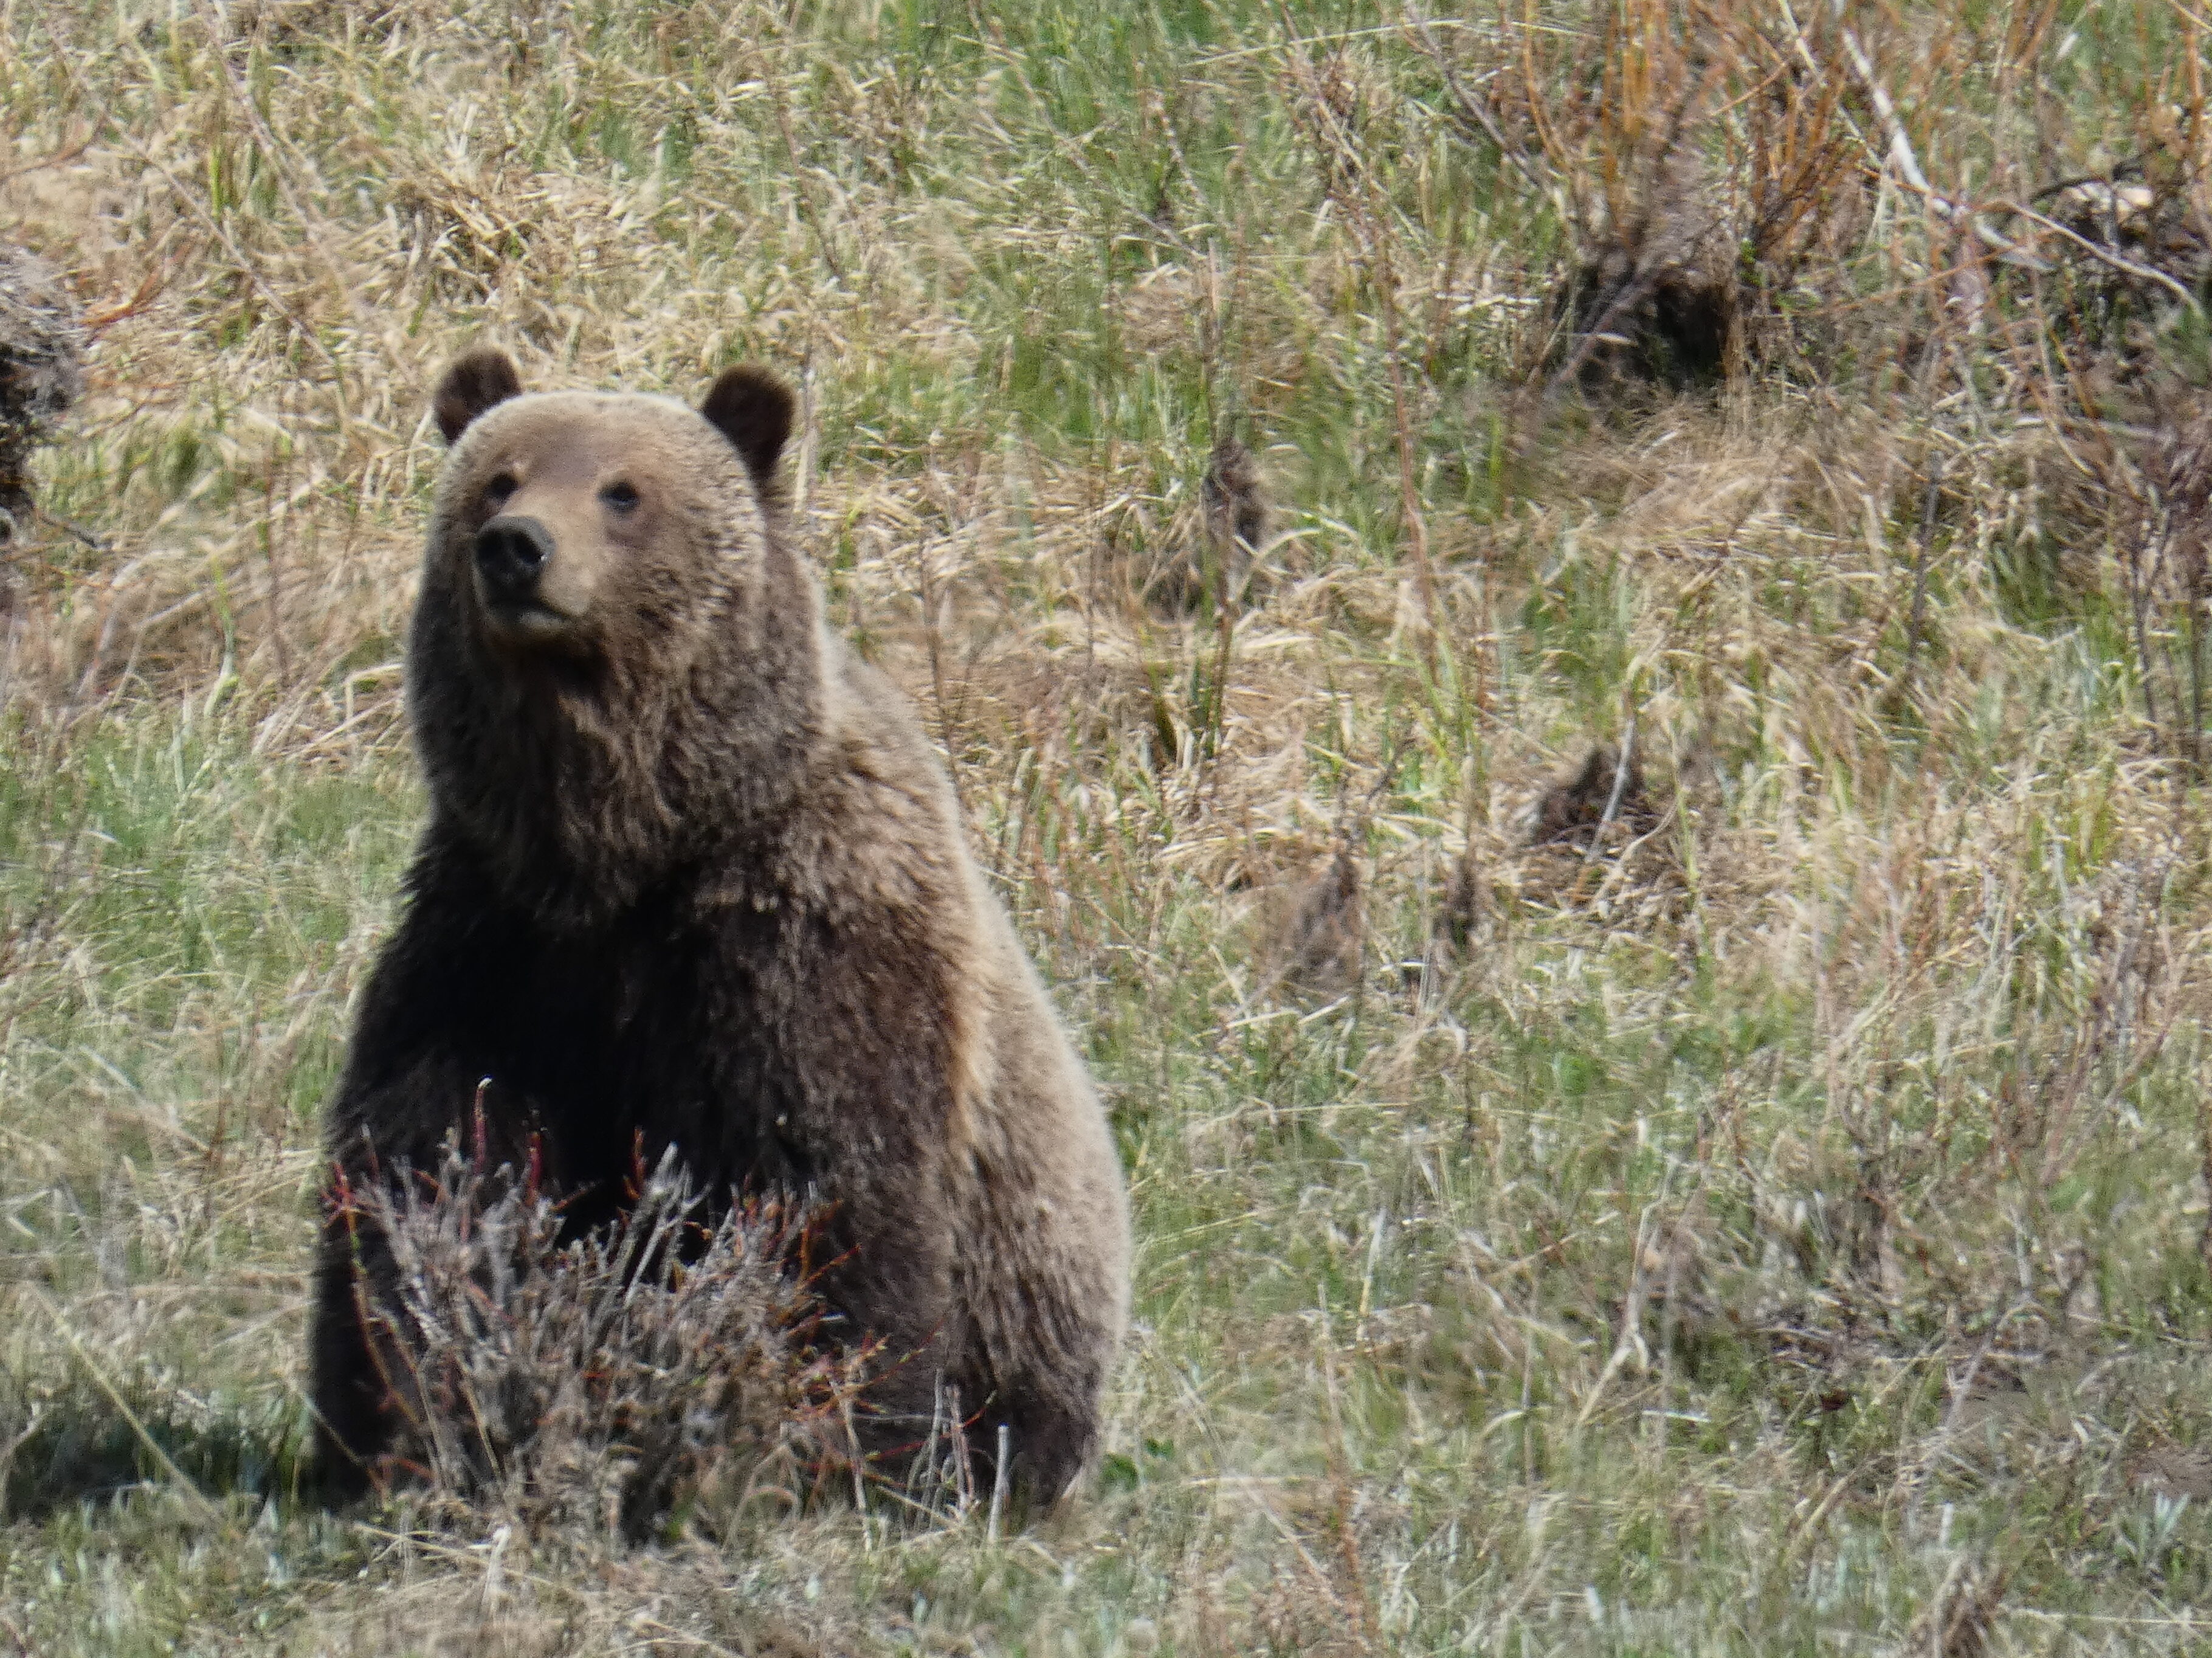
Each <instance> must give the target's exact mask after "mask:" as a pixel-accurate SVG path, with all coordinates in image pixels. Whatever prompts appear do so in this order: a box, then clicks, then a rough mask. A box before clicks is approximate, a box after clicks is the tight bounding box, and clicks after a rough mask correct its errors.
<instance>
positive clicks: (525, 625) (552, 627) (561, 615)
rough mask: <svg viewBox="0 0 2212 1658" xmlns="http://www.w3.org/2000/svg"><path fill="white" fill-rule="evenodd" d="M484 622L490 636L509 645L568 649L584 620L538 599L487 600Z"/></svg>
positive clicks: (485, 602)
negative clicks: (549, 646) (564, 647)
mask: <svg viewBox="0 0 2212 1658" xmlns="http://www.w3.org/2000/svg"><path fill="white" fill-rule="evenodd" d="M483 613H484V620H485V622H486V624H487V625H488V631H489V632H490V634H491V636H492V637H494V638H495V639H497V640H498V641H499V642H500V643H501V644H507V645H568V644H574V643H575V637H576V628H577V625H578V624H579V623H580V621H581V620H582V618H581V617H579V616H571V615H569V614H568V612H566V611H563V610H556V609H555V608H554V607H552V606H550V605H549V604H546V603H544V601H543V600H537V599H507V600H495V599H489V598H487V599H485V600H484V601H483Z"/></svg>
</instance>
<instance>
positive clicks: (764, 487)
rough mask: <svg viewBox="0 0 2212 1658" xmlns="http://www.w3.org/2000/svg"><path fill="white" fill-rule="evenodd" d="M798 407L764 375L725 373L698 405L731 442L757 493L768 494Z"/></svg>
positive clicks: (746, 370) (744, 368) (780, 385)
mask: <svg viewBox="0 0 2212 1658" xmlns="http://www.w3.org/2000/svg"><path fill="white" fill-rule="evenodd" d="M794 409H795V405H793V402H792V398H791V388H790V387H787V386H786V385H785V384H784V383H783V382H782V381H780V380H778V379H777V378H776V377H775V375H772V374H770V373H769V371H768V370H767V369H756V368H753V367H751V366H750V365H749V364H748V365H743V366H740V367H738V368H735V369H723V370H722V372H721V375H720V377H719V378H717V379H716V380H715V381H714V387H712V389H710V390H709V391H708V393H707V400H706V401H705V402H704V403H702V404H701V405H699V412H700V413H701V414H702V415H704V416H705V417H706V418H707V422H708V424H709V425H711V426H713V427H714V430H716V431H718V432H720V433H721V435H722V436H725V437H726V438H728V439H729V440H730V445H731V447H732V448H734V449H736V450H737V452H738V454H740V455H741V456H743V457H744V463H745V470H746V471H747V472H750V473H751V474H752V475H753V487H754V488H755V489H757V490H759V491H762V492H763V494H765V493H766V492H767V491H768V489H769V486H770V485H772V484H773V483H774V482H775V463H776V459H777V457H778V456H780V455H781V454H782V453H783V445H784V442H785V440H786V439H787V438H788V437H790V436H791V418H792V415H793V412H794Z"/></svg>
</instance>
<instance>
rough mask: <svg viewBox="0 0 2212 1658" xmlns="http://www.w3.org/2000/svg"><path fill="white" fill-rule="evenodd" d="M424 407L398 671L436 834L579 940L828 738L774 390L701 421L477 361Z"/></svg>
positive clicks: (744, 818)
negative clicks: (427, 459) (416, 578)
mask: <svg viewBox="0 0 2212 1658" xmlns="http://www.w3.org/2000/svg"><path fill="white" fill-rule="evenodd" d="M435 415H436V418H437V423H438V429H439V430H440V431H441V433H442V434H443V435H444V436H445V439H446V442H447V444H448V445H449V446H450V447H449V450H448V453H447V458H446V465H445V469H444V472H443V473H442V474H441V477H440V479H439V482H438V488H437V494H436V498H435V504H434V507H433V509H432V515H431V522H430V535H429V545H428V549H427V551H426V552H425V555H424V560H423V569H422V595H421V598H420V600H419V601H418V603H417V606H416V613H415V623H414V628H413V631H412V633H411V636H410V640H409V648H408V670H407V692H408V703H409V708H410V713H411V715H412V718H413V724H414V729H415V743H416V752H417V753H419V754H420V755H421V757H422V765H423V770H424V772H425V775H426V777H427V780H428V784H429V789H430V796H431V805H432V812H433V818H434V823H435V826H436V827H437V829H438V830H439V831H441V832H447V833H450V834H458V835H459V837H460V838H462V839H463V840H465V842H466V843H468V844H470V845H471V846H472V847H473V848H475V849H476V850H477V852H478V853H480V854H481V855H482V856H483V858H484V860H485V861H486V863H487V865H488V867H489V869H490V871H491V873H492V875H493V878H494V879H495V881H497V882H498V883H499V884H500V886H501V887H502V888H503V889H505V891H506V893H507V896H508V897H509V898H510V899H512V900H513V901H514V902H516V903H517V904H519V905H522V906H524V907H526V908H527V909H529V910H531V911H534V912H535V913H537V914H538V916H539V917H541V918H542V919H544V920H545V921H547V922H550V923H556V924H557V923H572V924H573V923H588V922H589V921H591V920H592V919H593V918H594V917H604V916H605V915H606V914H608V913H611V911H615V910H618V909H620V908H621V907H622V906H623V905H627V904H629V903H631V902H634V901H635V899H637V898H638V897H639V896H640V895H641V894H642V893H646V892H647V891H649V890H650V889H651V888H652V887H653V885H654V883H655V882H656V881H661V880H663V879H665V878H667V877H669V876H671V875H675V874H678V873H679V872H680V871H681V870H682V869H683V868H684V866H685V865H686V864H687V863H693V862H696V861H698V860H702V859H704V858H706V857H708V856H710V855H711V854H713V853H714V851H715V850H717V849H718V847H720V846H721V845H723V844H726V842H727V841H728V840H729V839H730V838H732V837H733V836H738V835H742V834H744V833H746V832H757V831H758V829H759V826H761V825H762V824H763V821H765V820H768V819H769V818H771V817H772V816H773V814H775V810H776V808H778V807H780V806H781V805H782V804H783V803H785V802H787V801H788V800H789V799H790V798H791V797H792V796H793V794H794V792H795V791H796V790H797V789H798V788H799V783H800V780H801V778H802V777H803V775H804V773H805V770H806V768H807V765H808V764H809V761H810V759H811V755H812V754H813V753H814V752H815V750H816V748H817V746H818V743H819V741H820V737H821V731H822V728H823V719H822V708H821V704H822V698H823V689H822V680H823V672H822V670H823V635H822V620H821V613H820V605H819V601H818V599H817V593H816V589H815V585H814V582H813V580H812V578H811V576H810V575H809V574H808V572H807V571H806V570H805V566H804V564H802V562H801V560H800V558H799V555H798V553H797V552H796V551H795V550H793V548H791V547H790V546H788V545H787V542H786V540H785V539H784V538H783V536H782V535H781V533H780V521H781V515H780V510H779V499H778V496H777V493H776V489H775V467H776V461H777V459H778V457H779V455H780V454H781V452H782V448H783V444H784V441H785V439H786V438H787V436H789V433H790V430H791V420H792V399H791V394H790V393H789V392H787V390H786V389H785V388H784V387H782V386H781V384H780V383H778V382H777V381H775V380H774V379H773V378H771V377H770V376H769V375H766V374H764V373H763V372H762V371H760V370H758V369H749V368H739V369H730V370H728V371H727V372H726V373H725V374H724V375H722V376H721V377H720V379H719V380H717V381H715V382H714V387H713V388H712V389H711V390H710V391H709V392H708V394H707V397H706V399H705V401H704V402H703V403H702V405H700V406H699V408H698V409H696V410H693V409H690V408H687V407H686V406H685V405H683V404H681V403H678V402H677V401H675V400H673V399H667V398H659V397H649V396H641V395H617V394H607V393H592V392H551V393H524V392H523V390H522V386H521V381H520V377H519V376H518V375H516V373H515V369H514V365H513V363H511V362H509V361H508V360H507V357H505V356H503V355H501V353H499V352H497V351H495V350H476V351H471V352H470V353H468V354H467V355H465V356H464V357H460V358H459V359H458V360H457V361H456V362H455V363H453V365H452V366H451V367H450V368H449V369H447V371H446V375H445V377H444V379H443V381H441V383H440V385H439V387H438V392H437V398H436V402H435Z"/></svg>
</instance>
